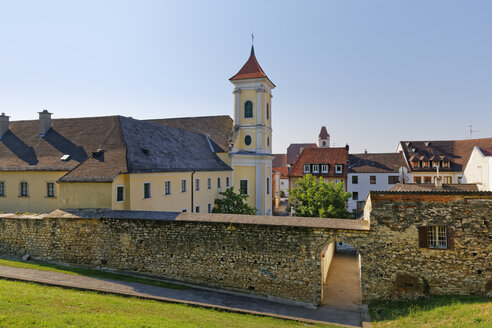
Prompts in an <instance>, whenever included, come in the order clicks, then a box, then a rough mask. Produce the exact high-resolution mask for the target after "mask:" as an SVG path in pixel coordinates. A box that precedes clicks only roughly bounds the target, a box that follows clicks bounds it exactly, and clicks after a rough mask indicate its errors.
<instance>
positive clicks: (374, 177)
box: [369, 175, 376, 184]
mask: <svg viewBox="0 0 492 328" xmlns="http://www.w3.org/2000/svg"><path fill="white" fill-rule="evenodd" d="M369 183H370V184H376V176H375V175H371V176H369Z"/></svg>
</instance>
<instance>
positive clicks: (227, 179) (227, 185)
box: [226, 177, 229, 187]
mask: <svg viewBox="0 0 492 328" xmlns="http://www.w3.org/2000/svg"><path fill="white" fill-rule="evenodd" d="M226 187H229V177H226Z"/></svg>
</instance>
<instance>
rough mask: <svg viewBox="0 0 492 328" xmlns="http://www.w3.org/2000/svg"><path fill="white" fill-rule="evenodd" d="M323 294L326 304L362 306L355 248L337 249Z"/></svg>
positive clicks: (333, 305) (348, 306)
mask: <svg viewBox="0 0 492 328" xmlns="http://www.w3.org/2000/svg"><path fill="white" fill-rule="evenodd" d="M323 295H325V297H324V302H323V304H324V305H325V306H329V307H333V308H339V309H349V310H350V309H352V310H358V309H359V308H360V305H361V304H362V302H361V294H360V277H359V259H358V258H357V255H356V252H355V250H354V249H342V250H337V252H336V253H335V256H333V259H332V261H331V265H330V269H329V271H328V276H327V279H326V282H325V285H324V290H323Z"/></svg>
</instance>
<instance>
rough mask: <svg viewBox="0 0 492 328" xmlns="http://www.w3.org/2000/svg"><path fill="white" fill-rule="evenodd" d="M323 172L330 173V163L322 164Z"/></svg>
mask: <svg viewBox="0 0 492 328" xmlns="http://www.w3.org/2000/svg"><path fill="white" fill-rule="evenodd" d="M321 173H328V165H327V164H323V165H321Z"/></svg>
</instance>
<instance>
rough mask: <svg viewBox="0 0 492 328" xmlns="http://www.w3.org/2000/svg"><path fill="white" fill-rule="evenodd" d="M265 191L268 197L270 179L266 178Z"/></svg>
mask: <svg viewBox="0 0 492 328" xmlns="http://www.w3.org/2000/svg"><path fill="white" fill-rule="evenodd" d="M266 190H267V195H270V178H267V185H266Z"/></svg>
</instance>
